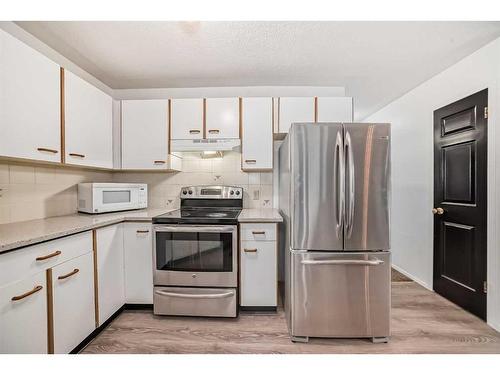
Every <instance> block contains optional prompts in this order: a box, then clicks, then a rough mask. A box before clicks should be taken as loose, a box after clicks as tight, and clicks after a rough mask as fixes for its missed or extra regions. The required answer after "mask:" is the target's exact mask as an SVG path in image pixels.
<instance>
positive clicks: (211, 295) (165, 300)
mask: <svg viewBox="0 0 500 375" xmlns="http://www.w3.org/2000/svg"><path fill="white" fill-rule="evenodd" d="M153 300H154V301H153V305H154V310H153V312H154V313H155V314H156V315H186V316H214V317H229V318H234V317H236V289H232V288H228V289H219V288H217V289H215V288H210V289H209V288H175V287H155V288H154V296H153Z"/></svg>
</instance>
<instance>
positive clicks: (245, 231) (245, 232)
mask: <svg viewBox="0 0 500 375" xmlns="http://www.w3.org/2000/svg"><path fill="white" fill-rule="evenodd" d="M240 236H241V238H240V239H241V240H242V241H276V223H244V224H241V229H240Z"/></svg>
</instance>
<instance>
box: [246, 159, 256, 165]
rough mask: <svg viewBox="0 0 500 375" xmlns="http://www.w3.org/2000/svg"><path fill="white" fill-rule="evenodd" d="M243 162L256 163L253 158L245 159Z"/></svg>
mask: <svg viewBox="0 0 500 375" xmlns="http://www.w3.org/2000/svg"><path fill="white" fill-rule="evenodd" d="M245 163H247V164H255V163H257V160H255V159H247V160H245Z"/></svg>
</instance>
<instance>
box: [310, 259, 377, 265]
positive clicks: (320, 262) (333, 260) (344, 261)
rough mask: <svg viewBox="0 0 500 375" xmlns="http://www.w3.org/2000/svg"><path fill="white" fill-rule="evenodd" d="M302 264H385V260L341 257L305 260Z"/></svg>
mask: <svg viewBox="0 0 500 375" xmlns="http://www.w3.org/2000/svg"><path fill="white" fill-rule="evenodd" d="M301 263H302V264H311V265H321V264H331V265H349V266H378V265H379V264H383V263H384V261H383V260H380V259H374V260H357V259H351V260H347V259H346V260H341V259H325V260H307V259H306V260H303V261H302V262H301Z"/></svg>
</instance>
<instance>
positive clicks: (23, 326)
mask: <svg viewBox="0 0 500 375" xmlns="http://www.w3.org/2000/svg"><path fill="white" fill-rule="evenodd" d="M46 292H47V290H46V276H45V272H39V273H37V274H35V275H32V276H30V277H27V278H26V279H24V280H22V281H18V282H15V283H12V284H8V285H6V286H4V287H2V288H0V353H13V354H15V353H27V354H28V353H47V294H46Z"/></svg>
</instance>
